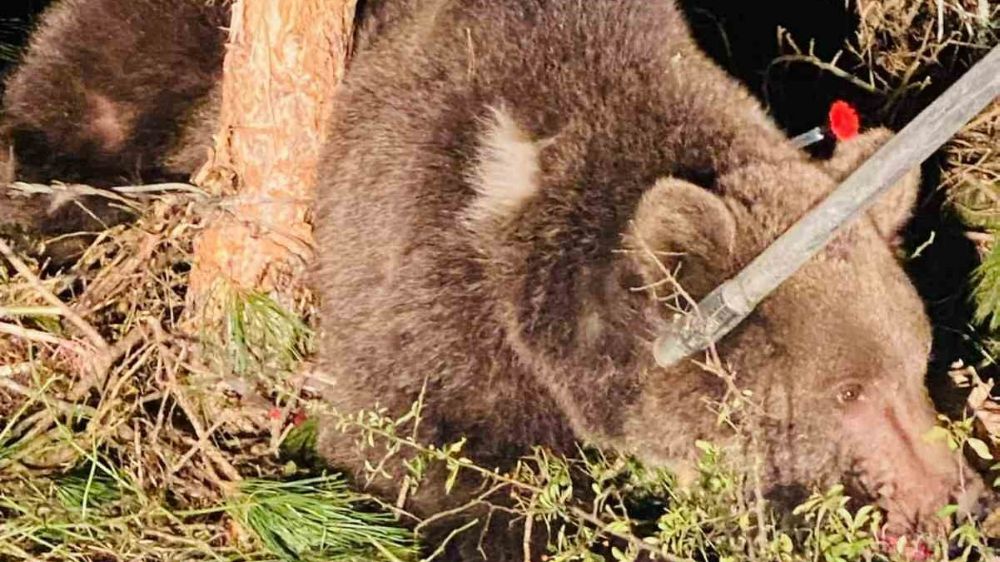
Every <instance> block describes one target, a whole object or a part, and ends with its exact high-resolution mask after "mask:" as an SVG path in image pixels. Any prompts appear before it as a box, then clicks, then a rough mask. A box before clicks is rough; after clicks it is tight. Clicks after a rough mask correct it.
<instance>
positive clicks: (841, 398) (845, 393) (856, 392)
mask: <svg viewBox="0 0 1000 562" xmlns="http://www.w3.org/2000/svg"><path fill="white" fill-rule="evenodd" d="M858 398H861V385H859V384H847V385H844V386H842V387H841V388H840V392H838V393H837V401H838V402H840V403H841V404H847V403H848V402H855V401H857V399H858Z"/></svg>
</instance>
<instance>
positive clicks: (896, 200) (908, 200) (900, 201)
mask: <svg viewBox="0 0 1000 562" xmlns="http://www.w3.org/2000/svg"><path fill="white" fill-rule="evenodd" d="M890 138H892V132H891V131H889V130H888V129H884V128H878V129H872V130H870V131H868V132H866V133H864V134H862V135H859V136H857V137H855V138H853V139H851V140H848V141H844V142H842V143H840V144H839V145H838V146H837V149H836V151H835V152H834V154H833V157H832V158H830V160H828V161H826V162H824V163H823V169H824V171H826V173H827V174H829V175H830V176H832V177H833V179H834V180H836V181H837V183H840V182H842V181H844V179H846V178H847V176H849V175H850V174H851V172H853V171H854V170H856V169H857V168H858V166H860V165H861V164H863V163H864V162H865V160H867V159H868V158H870V157H871V156H872V155H873V154H875V152H876V151H877V150H878V149H879V148H881V147H882V145H884V144H885V143H886V142H887V141H888V140H889V139H890ZM919 193H920V169H919V168H915V169H913V170H910V171H909V172H907V173H906V175H905V176H903V177H902V178H901V179H900V180H899V181H897V182H896V184H895V185H893V186H892V187H891V188H889V191H888V192H886V193H884V194H882V195H881V196H880V197H879V199H878V200H877V201H876V202H875V204H874V205H872V207H871V209H869V211H868V215H869V216H870V217H871V218H872V220H873V221H874V223H875V228H876V229H877V230H878V232H879V234H880V235H881V236H882V238H884V239H885V240H887V241H889V242H891V243H895V242H896V238H897V235H898V234H899V231H900V230H901V229H902V228H903V226H905V225H906V222H907V221H908V220H909V219H910V216H911V214H912V212H913V208H914V207H915V206H916V203H917V197H918V196H919Z"/></svg>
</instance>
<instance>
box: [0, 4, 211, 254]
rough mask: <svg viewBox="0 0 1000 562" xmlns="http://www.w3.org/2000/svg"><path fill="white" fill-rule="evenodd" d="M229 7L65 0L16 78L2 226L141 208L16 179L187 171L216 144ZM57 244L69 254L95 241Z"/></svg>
mask: <svg viewBox="0 0 1000 562" xmlns="http://www.w3.org/2000/svg"><path fill="white" fill-rule="evenodd" d="M228 12H229V8H228V6H227V4H226V2H224V1H223V0H215V1H214V2H212V3H209V2H207V1H206V0H127V1H123V0H61V1H60V2H57V3H55V4H54V5H53V6H52V7H50V8H49V9H48V10H46V12H45V13H44V14H43V16H42V17H41V19H40V22H39V25H38V30H37V31H36V32H35V33H34V34H33V35H32V38H31V41H30V44H29V45H28V47H27V48H26V50H25V54H24V57H23V60H22V61H21V62H20V64H19V65H18V67H17V69H16V70H15V71H14V72H13V73H12V74H11V75H10V77H9V78H8V79H7V81H6V83H5V92H4V99H3V109H2V120H0V225H2V226H0V233H10V232H12V231H14V230H18V231H21V232H25V233H30V234H44V235H61V234H65V233H77V232H87V231H94V230H101V229H103V228H105V227H106V226H108V225H113V224H117V223H120V222H124V221H127V220H130V219H131V218H133V217H134V216H135V215H134V214H133V213H131V212H130V211H129V209H128V208H126V207H123V206H122V205H120V204H118V203H116V202H115V201H114V200H113V199H108V198H105V197H101V196H93V197H82V198H77V199H73V200H69V199H66V198H65V197H63V196H62V195H61V194H56V195H49V194H45V193H35V194H32V195H30V196H29V195H26V194H25V193H23V192H20V191H16V190H13V189H9V188H6V187H5V185H6V184H9V183H10V182H12V181H15V180H18V181H26V182H37V183H48V182H53V181H59V182H69V183H77V182H79V183H86V184H90V185H93V186H97V187H110V186H115V185H130V184H135V183H148V182H155V181H174V180H179V181H186V180H187V179H188V177H189V176H190V175H191V173H193V171H194V170H195V169H196V168H197V166H199V165H200V164H201V163H202V162H203V161H204V159H205V158H206V156H207V154H208V152H207V151H208V148H209V147H210V144H209V141H210V135H211V134H213V133H214V126H215V114H216V113H217V110H218V109H217V108H218V99H217V95H215V94H216V92H217V84H218V82H219V79H220V77H221V72H222V54H223V45H224V41H225V29H224V26H225V25H227V24H228ZM74 240H76V241H77V243H76V244H71V245H67V244H59V245H58V247H56V246H51V245H50V246H48V247H47V248H46V252H45V253H46V255H47V256H48V257H49V258H51V259H53V260H55V262H57V263H61V262H64V261H69V260H71V259H72V258H73V257H74V256H76V255H78V253H79V250H81V249H82V248H85V247H86V244H85V243H84V242H85V240H86V237H75V238H74Z"/></svg>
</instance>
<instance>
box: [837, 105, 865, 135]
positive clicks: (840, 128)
mask: <svg viewBox="0 0 1000 562" xmlns="http://www.w3.org/2000/svg"><path fill="white" fill-rule="evenodd" d="M860 128H861V119H860V118H859V117H858V112H857V111H855V110H854V108H853V107H851V104H849V103H847V102H846V101H841V100H837V101H835V102H833V105H832V106H830V130H831V131H833V135H834V136H835V137H837V140H840V141H845V140H849V139H851V138H854V137H855V136H857V134H858V130H859V129H860Z"/></svg>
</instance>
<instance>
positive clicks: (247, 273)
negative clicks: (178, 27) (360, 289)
mask: <svg viewBox="0 0 1000 562" xmlns="http://www.w3.org/2000/svg"><path fill="white" fill-rule="evenodd" d="M356 2H357V0H236V1H235V2H234V3H233V15H232V25H231V28H230V41H229V45H228V51H227V54H226V57H225V62H224V78H223V85H222V107H221V113H220V119H219V122H220V126H219V130H218V133H217V135H216V137H215V149H214V152H213V155H212V157H211V158H210V161H209V162H208V163H207V164H206V165H205V167H204V168H203V169H202V170H201V171H200V172H199V174H198V175H197V178H196V183H198V184H199V185H201V186H203V187H207V188H208V189H210V190H212V191H213V192H215V194H216V195H220V196H222V197H223V199H222V200H223V201H224V203H223V205H222V209H221V210H220V211H221V212H220V213H219V215H218V216H216V217H215V218H214V219H213V220H212V221H211V222H210V224H209V226H208V228H207V229H206V230H205V232H204V233H202V235H201V236H200V238H199V240H198V242H197V243H196V246H195V256H194V263H193V271H192V274H191V278H190V289H189V291H190V292H189V298H190V299H192V302H194V303H197V302H199V301H200V300H202V299H203V298H204V297H206V296H207V295H209V294H210V293H211V291H212V288H213V287H214V286H216V285H217V283H218V282H219V281H222V282H226V283H228V284H229V285H230V286H233V287H236V288H238V289H247V290H250V289H255V290H263V291H272V290H275V289H279V288H280V290H282V291H285V290H288V288H289V287H290V286H294V285H296V284H297V281H298V279H300V278H301V276H302V275H301V274H302V272H303V271H304V270H305V266H306V264H307V263H308V262H309V261H310V258H311V253H312V227H311V225H310V224H309V208H310V201H311V200H312V197H313V193H314V188H315V183H316V169H317V165H318V163H319V159H320V155H321V150H322V146H323V142H324V140H325V138H326V133H327V125H328V122H329V119H330V113H331V106H332V94H333V92H334V90H335V89H336V87H337V85H338V84H339V83H340V81H341V79H342V78H343V75H344V71H345V65H346V62H347V59H348V56H349V54H350V50H351V40H352V37H353V20H354V12H355V4H356ZM196 308H197V307H196Z"/></svg>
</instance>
